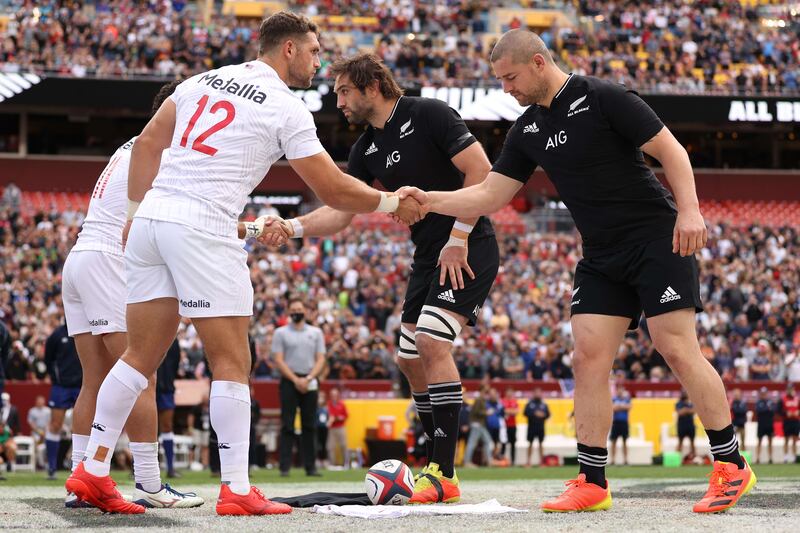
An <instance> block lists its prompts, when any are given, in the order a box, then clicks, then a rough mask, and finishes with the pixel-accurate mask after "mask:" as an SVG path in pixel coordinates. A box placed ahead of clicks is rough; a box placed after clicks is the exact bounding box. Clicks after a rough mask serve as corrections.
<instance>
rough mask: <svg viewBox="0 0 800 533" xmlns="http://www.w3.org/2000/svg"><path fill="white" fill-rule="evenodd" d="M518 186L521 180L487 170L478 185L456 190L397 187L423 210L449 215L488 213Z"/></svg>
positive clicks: (473, 215) (399, 192)
mask: <svg viewBox="0 0 800 533" xmlns="http://www.w3.org/2000/svg"><path fill="white" fill-rule="evenodd" d="M521 187H522V182H520V181H518V180H515V179H512V178H509V177H508V176H505V175H503V174H500V173H498V172H489V175H488V176H486V179H485V180H484V181H483V182H482V183H479V184H478V185H473V186H472V187H466V188H464V189H460V190H458V191H448V192H444V191H432V192H427V193H426V192H424V191H421V190H419V189H417V188H416V187H403V188H401V189H399V190H398V191H397V193H398V194H399V195H400V197H401V198H406V197H408V196H412V197H414V198H416V199H417V201H418V202H420V203H421V204H422V207H423V209H424V210H425V212H431V211H433V212H434V213H440V214H442V215H450V216H453V217H477V216H481V215H489V214H491V213H494V212H495V211H497V210H498V209H500V208H502V207H503V206H505V205H506V204H508V203H509V202H510V201H511V200H512V199H513V198H514V195H515V194H517V191H519V189H520V188H521Z"/></svg>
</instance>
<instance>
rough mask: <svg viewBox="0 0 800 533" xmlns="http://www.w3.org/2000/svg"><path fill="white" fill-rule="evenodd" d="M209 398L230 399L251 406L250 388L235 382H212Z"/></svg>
mask: <svg viewBox="0 0 800 533" xmlns="http://www.w3.org/2000/svg"><path fill="white" fill-rule="evenodd" d="M209 398H230V399H232V400H238V401H240V402H243V403H246V404H247V405H250V387H248V386H247V385H245V384H244V383H237V382H235V381H212V382H211V394H210V395H209Z"/></svg>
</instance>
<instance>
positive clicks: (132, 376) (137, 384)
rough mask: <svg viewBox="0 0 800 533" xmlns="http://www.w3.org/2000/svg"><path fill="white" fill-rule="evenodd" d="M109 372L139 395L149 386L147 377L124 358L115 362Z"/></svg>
mask: <svg viewBox="0 0 800 533" xmlns="http://www.w3.org/2000/svg"><path fill="white" fill-rule="evenodd" d="M109 374H111V375H112V376H114V377H115V378H116V379H117V381H119V382H120V383H121V384H122V385H124V386H125V387H127V388H128V389H130V391H131V392H133V393H134V394H136V395H137V396H138V395H139V394H141V393H142V391H143V390H145V389H146V388H147V378H146V377H145V376H144V375H142V373H141V372H139V371H138V370H136V369H135V368H133V367H132V366H131V365H129V364H128V363H126V362H125V361H123V360H122V359H120V360H119V361H117V362H116V363H114V366H112V367H111V371H110V372H109Z"/></svg>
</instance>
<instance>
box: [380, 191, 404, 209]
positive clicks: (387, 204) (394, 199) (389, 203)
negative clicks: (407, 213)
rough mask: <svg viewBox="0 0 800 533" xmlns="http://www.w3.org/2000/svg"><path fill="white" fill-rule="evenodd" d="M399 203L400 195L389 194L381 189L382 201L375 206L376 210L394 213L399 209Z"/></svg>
mask: <svg viewBox="0 0 800 533" xmlns="http://www.w3.org/2000/svg"><path fill="white" fill-rule="evenodd" d="M399 205H400V197H399V196H389V195H388V194H386V193H385V192H383V191H381V201H380V202H379V203H378V207H376V208H375V212H377V213H394V212H395V211H397V208H398V206H399Z"/></svg>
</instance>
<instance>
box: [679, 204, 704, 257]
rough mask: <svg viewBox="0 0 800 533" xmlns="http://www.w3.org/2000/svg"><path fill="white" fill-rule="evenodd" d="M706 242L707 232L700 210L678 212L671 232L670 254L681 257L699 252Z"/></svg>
mask: <svg viewBox="0 0 800 533" xmlns="http://www.w3.org/2000/svg"><path fill="white" fill-rule="evenodd" d="M707 240H708V230H707V229H706V223H705V221H704V220H703V215H701V214H700V209H698V208H694V209H691V210H683V211H680V210H679V211H678V219H677V220H676V221H675V230H674V231H673V232H672V253H674V254H678V253H679V254H680V255H681V257H686V256H689V255H693V254H694V253H695V252H697V251H700V250H701V249H702V248H703V247H704V246H705V245H706V241H707Z"/></svg>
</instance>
